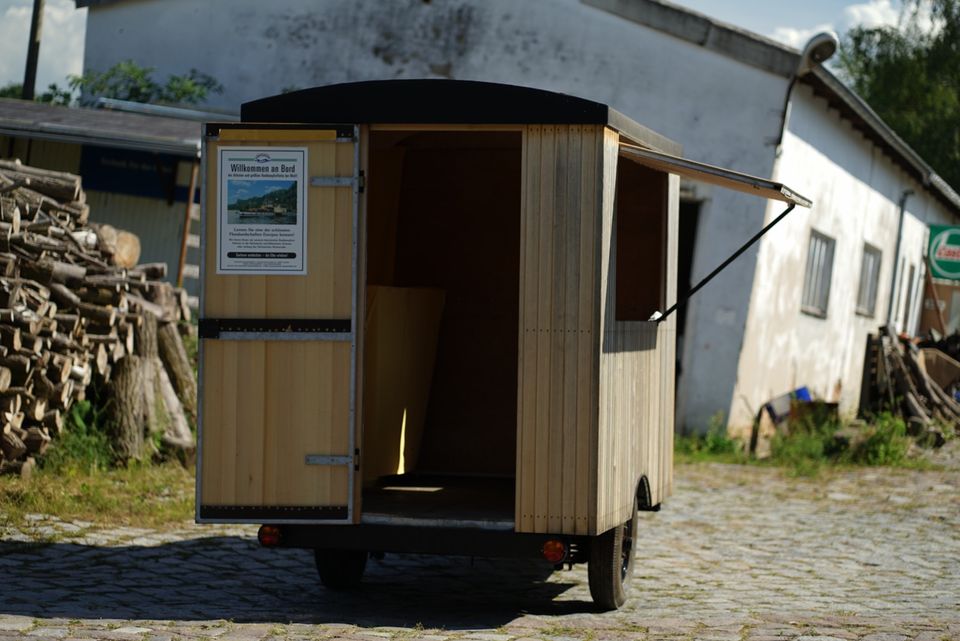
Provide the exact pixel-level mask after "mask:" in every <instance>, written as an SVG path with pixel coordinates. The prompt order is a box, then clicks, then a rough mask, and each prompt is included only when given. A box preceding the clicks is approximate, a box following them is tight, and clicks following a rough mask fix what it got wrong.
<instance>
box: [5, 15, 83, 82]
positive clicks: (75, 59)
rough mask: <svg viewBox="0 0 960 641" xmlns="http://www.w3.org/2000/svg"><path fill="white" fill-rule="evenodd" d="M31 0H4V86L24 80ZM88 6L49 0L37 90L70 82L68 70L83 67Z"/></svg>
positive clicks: (45, 16)
mask: <svg viewBox="0 0 960 641" xmlns="http://www.w3.org/2000/svg"><path fill="white" fill-rule="evenodd" d="M32 14H33V2H32V1H31V0H0V86H2V85H7V84H9V83H11V82H17V83H19V82H23V70H24V66H25V64H26V59H27V39H28V38H29V37H30V17H31V15H32ZM86 25H87V10H86V9H80V10H78V9H76V8H75V4H74V1H73V0H47V2H46V10H45V11H44V13H43V32H42V33H41V40H40V60H39V64H38V66H37V91H38V92H39V91H42V90H44V89H46V88H47V86H48V85H49V84H50V83H54V82H55V83H57V84H58V85H60V86H61V87H64V86H65V85H66V77H67V75H68V74H79V73H80V72H81V71H82V70H83V38H84V33H85V31H86Z"/></svg>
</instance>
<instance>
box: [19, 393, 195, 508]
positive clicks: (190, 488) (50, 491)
mask: <svg viewBox="0 0 960 641" xmlns="http://www.w3.org/2000/svg"><path fill="white" fill-rule="evenodd" d="M115 461H116V456H115V454H114V451H113V448H112V446H111V440H110V437H109V436H108V430H107V427H106V424H105V421H104V417H103V413H102V412H101V411H99V410H98V409H97V407H96V406H95V405H94V404H92V403H90V402H87V401H81V402H78V403H76V404H74V405H73V407H72V408H71V409H70V412H69V413H68V414H67V416H66V417H65V420H64V429H63V432H62V433H61V434H60V437H59V438H57V439H56V441H55V442H54V443H52V444H51V446H50V449H49V450H48V451H47V453H46V455H45V456H43V457H42V458H40V459H39V461H38V469H37V470H36V471H35V472H34V474H33V475H32V476H31V477H30V478H26V479H23V478H20V477H16V476H2V477H0V505H2V506H3V509H2V511H0V524H3V525H8V526H13V527H21V526H23V525H24V524H25V522H26V518H25V517H26V515H27V514H49V515H55V516H57V517H59V518H61V519H63V520H65V521H73V520H79V521H89V522H91V523H95V524H96V525H138V526H140V525H142V526H144V527H164V526H172V525H179V524H182V522H183V521H185V520H188V519H190V518H191V517H192V516H193V511H194V475H193V472H192V471H188V470H185V469H184V468H183V467H182V466H180V465H179V464H178V463H176V462H173V463H165V464H163V465H151V464H149V463H133V464H131V465H129V466H127V467H119V468H118V467H115Z"/></svg>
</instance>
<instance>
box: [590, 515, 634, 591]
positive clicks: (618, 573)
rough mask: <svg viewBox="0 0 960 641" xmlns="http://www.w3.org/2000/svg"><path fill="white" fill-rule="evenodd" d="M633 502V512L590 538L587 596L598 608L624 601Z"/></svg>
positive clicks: (629, 572) (630, 565) (630, 566)
mask: <svg viewBox="0 0 960 641" xmlns="http://www.w3.org/2000/svg"><path fill="white" fill-rule="evenodd" d="M637 524H638V518H637V505H636V501H634V506H633V516H632V517H631V518H630V520H629V521H627V522H626V523H622V524H620V525H618V526H617V527H615V528H613V529H612V530H607V531H606V532H604V533H603V534H601V535H599V536H595V537H594V538H593V540H592V541H591V542H590V562H589V563H588V564H587V575H588V576H589V578H590V596H591V597H593V602H594V603H595V604H596V605H597V607H598V608H600V609H601V610H617V609H619V608H620V606H622V605H623V604H624V603H625V602H626V601H627V590H628V588H629V585H630V579H631V578H632V577H633V557H634V551H635V549H634V544H633V543H634V533H635V532H636V531H637Z"/></svg>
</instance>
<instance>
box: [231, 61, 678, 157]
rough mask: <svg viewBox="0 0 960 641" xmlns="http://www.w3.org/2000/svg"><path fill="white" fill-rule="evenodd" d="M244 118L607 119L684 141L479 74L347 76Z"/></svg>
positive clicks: (256, 104) (573, 100) (627, 131)
mask: <svg viewBox="0 0 960 641" xmlns="http://www.w3.org/2000/svg"><path fill="white" fill-rule="evenodd" d="M240 116H241V121H242V122H262V123H289V124H309V123H317V124H325V125H336V124H378V125H412V124H430V125H451V126H454V125H467V124H482V125H604V126H608V127H611V128H613V129H616V130H617V131H619V132H621V133H622V134H624V136H625V137H627V138H629V139H631V140H633V141H635V142H637V143H641V144H643V145H648V146H650V147H653V148H655V149H659V150H660V151H665V152H667V153H671V154H679V153H680V152H681V149H682V148H681V146H680V145H679V144H678V143H676V142H673V141H672V140H669V139H668V138H666V137H664V136H662V135H660V134H658V133H656V132H654V131H652V130H650V129H648V128H646V127H644V126H643V125H641V124H639V123H637V122H635V121H634V120H632V119H631V118H629V117H627V116H624V115H623V114H621V113H619V112H617V111H616V110H614V109H611V108H610V107H608V106H607V105H605V104H603V103H599V102H595V101H593V100H587V99H585V98H579V97H577V96H571V95H568V94H563V93H558V92H555V91H547V90H544V89H537V88H535V87H525V86H520V85H509V84H503V83H494V82H481V81H476V80H445V79H444V80H442V79H406V80H396V79H394V80H368V81H361V82H347V83H340V84H334V85H325V86H320V87H313V88H311V89H303V90H300V91H296V92H292V93H286V94H280V95H277V96H269V97H266V98H261V99H260V100H254V101H251V102H245V103H243V104H242V105H241V107H240Z"/></svg>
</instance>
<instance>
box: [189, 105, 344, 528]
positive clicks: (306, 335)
mask: <svg viewBox="0 0 960 641" xmlns="http://www.w3.org/2000/svg"><path fill="white" fill-rule="evenodd" d="M238 124H240V123H238ZM238 128H242V124H241V126H240V127H238ZM316 128H318V129H320V128H322V127H319V126H318V127H316ZM208 140H211V141H217V140H219V138H218V137H210V138H207V137H206V136H204V137H203V138H202V139H201V144H200V148H201V156H200V169H201V171H200V173H201V175H202V180H201V185H200V199H201V200H200V212H201V213H200V255H201V260H200V316H201V317H202V315H203V310H204V303H205V300H206V299H205V291H204V289H205V287H204V284H205V281H206V262H207V261H206V256H207V247H206V245H207V228H206V224H207V193H206V192H207V153H208V152H207V147H208V145H207V141H208ZM330 142H334V143H337V144H339V143H348V142H349V143H352V144H353V177H352V178H346V177H341V178H336V179H335V184H320V185H313V184H312V183H313V179H312V178H311V186H319V187H352V188H353V204H352V218H353V221H352V227H353V238H352V240H351V242H352V248H351V272H352V291H351V303H350V318H351V319H352V328H351V331H350V332H221V333H220V335H219V337H218V339H202V340H200V341H199V346H198V356H199V365H198V378H199V380H198V387H197V390H198V405H197V464H196V474H197V480H196V506H195V516H194V518H195V520H196V522H197V523H211V524H214V523H239V524H244V523H249V524H290V523H291V522H292V523H295V524H297V525H352V524H353V517H354V511H353V508H354V500H355V496H356V491H355V489H356V488H355V487H354V485H355V483H356V470H355V465H354V458H353V457H354V454H355V452H356V424H355V423H356V403H357V334H356V326H357V324H356V317H357V298H358V288H359V285H360V284H359V282H358V272H357V269H358V254H359V238H358V234H359V229H360V220H359V219H360V193H361V191H360V187H361V184H360V171H361V167H360V126H359V125H354V126H353V137H352V138H343V137H338V138H336V140H334V141H330ZM325 182H326V181H324V183H325ZM204 340H277V341H291V340H310V341H312V340H328V341H331V342H346V341H350V411H349V426H348V430H349V453H348V455H347V456H344V457H328V456H326V455H308V456H320V457H324V458H330V459H340V458H343V459H344V460H347V459H349V463H343V462H340V461H337V462H336V463H324V464H330V465H343V464H347V465H348V467H347V470H348V472H347V474H348V480H347V485H348V496H347V517H346V519H324V520H317V519H293V520H291V519H273V518H268V519H232V518H230V519H226V518H201V516H200V507H201V485H202V480H203V369H204V368H203V362H204V361H203V351H204V349H203V344H204Z"/></svg>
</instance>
